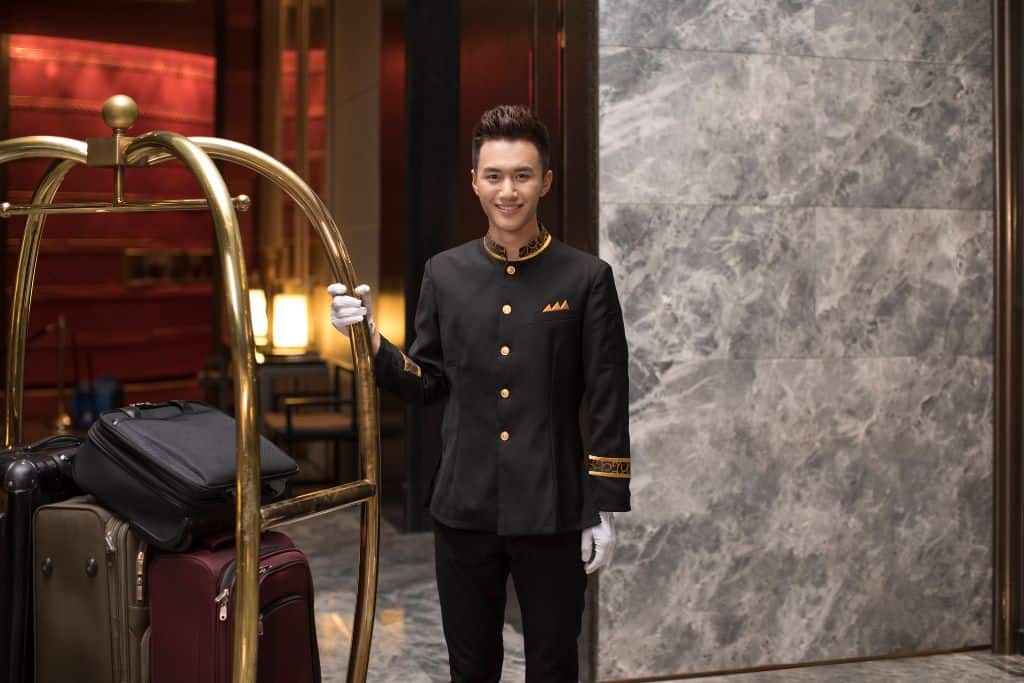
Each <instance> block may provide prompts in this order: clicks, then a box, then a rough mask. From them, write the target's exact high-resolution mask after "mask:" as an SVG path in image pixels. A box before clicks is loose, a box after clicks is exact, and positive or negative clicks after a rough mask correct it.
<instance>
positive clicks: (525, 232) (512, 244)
mask: <svg viewBox="0 0 1024 683" xmlns="http://www.w3.org/2000/svg"><path fill="white" fill-rule="evenodd" d="M539 234H540V224H539V223H538V222H537V217H536V216H534V217H533V218H532V219H531V220H530V222H528V223H527V224H526V225H524V226H523V227H522V228H520V229H519V230H516V231H514V232H513V231H509V230H499V229H498V228H496V227H494V226H493V225H491V226H490V227H488V229H487V236H488V237H490V238H491V240H493V241H494V242H496V243H497V244H500V245H501V246H503V247H505V254H506V256H507V258H508V259H509V260H510V261H515V260H517V259H518V258H519V248H520V247H525V246H526V245H527V243H529V241H530V240H532V239H533V238H534V237H536V236H537V235H539Z"/></svg>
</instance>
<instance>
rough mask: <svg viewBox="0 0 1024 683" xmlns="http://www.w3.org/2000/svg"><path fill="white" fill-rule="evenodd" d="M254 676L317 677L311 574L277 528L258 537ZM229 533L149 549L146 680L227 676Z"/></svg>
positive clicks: (203, 680) (160, 682) (199, 682)
mask: <svg viewBox="0 0 1024 683" xmlns="http://www.w3.org/2000/svg"><path fill="white" fill-rule="evenodd" d="M259 565H260V569H259V573H260V617H259V627H258V629H259V630H258V632H259V634H260V636H259V655H258V664H257V667H258V675H257V680H258V681H259V683H320V657H319V652H318V650H317V644H316V623H315V617H314V611H313V578H312V576H311V575H310V572H309V563H308V562H307V560H306V556H305V555H303V553H302V551H301V550H299V549H298V548H296V547H295V545H294V544H293V543H292V541H291V539H290V538H288V537H287V536H285V535H284V534H282V533H277V532H273V531H270V532H267V533H265V534H264V535H263V539H262V541H261V543H260V563H259ZM235 570H236V565H235V547H234V536H230V537H228V536H221V537H219V538H218V539H214V540H212V541H208V542H207V544H206V546H204V547H200V548H199V549H196V550H193V551H191V552H187V553H177V554H160V555H156V556H155V557H154V558H153V560H152V564H151V568H150V574H149V581H150V584H149V607H150V628H151V631H150V671H151V672H152V683H182V682H183V681H188V682H189V683H231V655H232V651H231V650H232V648H231V644H232V638H233V637H234V636H233V634H234V621H235V620H234V612H235V600H236V597H235V592H234V587H235Z"/></svg>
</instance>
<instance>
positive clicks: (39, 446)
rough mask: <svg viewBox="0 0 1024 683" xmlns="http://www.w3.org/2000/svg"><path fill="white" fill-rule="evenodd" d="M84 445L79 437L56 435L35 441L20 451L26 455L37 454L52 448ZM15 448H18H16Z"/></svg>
mask: <svg viewBox="0 0 1024 683" xmlns="http://www.w3.org/2000/svg"><path fill="white" fill-rule="evenodd" d="M81 445H82V440H81V439H79V438H78V437H77V436H73V435H71V434H54V435H53V436H47V437H44V438H42V439H39V440H38V441H33V442H32V443H30V444H28V445H27V446H22V447H21V448H20V450H22V451H24V452H26V453H35V452H37V451H45V450H49V449H51V448H74V447H78V446H81ZM14 448H18V447H17V446H15V447H14Z"/></svg>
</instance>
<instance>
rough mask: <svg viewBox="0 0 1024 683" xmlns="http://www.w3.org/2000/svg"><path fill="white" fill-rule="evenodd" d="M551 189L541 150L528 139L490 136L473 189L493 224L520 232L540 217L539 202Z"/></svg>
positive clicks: (478, 162) (483, 148)
mask: <svg viewBox="0 0 1024 683" xmlns="http://www.w3.org/2000/svg"><path fill="white" fill-rule="evenodd" d="M550 189H551V170H550V169H549V170H548V171H547V172H544V170H543V166H542V165H541V160H540V152H538V151H537V147H536V146H535V145H534V144H533V143H532V142H529V141H527V140H487V141H486V142H484V144H483V145H481V147H480V154H479V156H478V158H477V165H476V168H475V169H474V170H473V191H474V192H476V195H477V196H478V197H480V206H482V207H483V209H484V213H485V214H487V220H488V221H489V222H490V226H491V227H493V228H497V229H498V230H501V231H506V232H512V233H514V232H517V231H519V230H521V229H523V228H524V227H525V226H527V225H528V224H530V223H531V222H532V221H533V220H534V219H535V218H536V217H537V202H539V201H540V198H541V197H543V196H544V195H546V194H547V193H548V190H550Z"/></svg>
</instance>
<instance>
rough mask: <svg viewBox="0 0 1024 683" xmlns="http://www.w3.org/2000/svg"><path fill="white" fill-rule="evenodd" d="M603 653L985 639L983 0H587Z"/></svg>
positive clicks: (988, 393)
mask: <svg viewBox="0 0 1024 683" xmlns="http://www.w3.org/2000/svg"><path fill="white" fill-rule="evenodd" d="M599 33H600V167H601V174H600V199H601V227H600V234H601V243H600V249H601V256H602V257H603V258H604V259H606V260H607V261H609V262H610V263H611V264H612V265H613V267H614V268H615V273H616V278H617V283H618V286H619V288H620V296H621V298H622V302H623V310H624V314H625V318H626V325H627V336H628V338H629V342H630V351H631V357H632V360H631V365H630V376H631V382H632V397H631V413H632V435H633V436H632V438H633V456H634V478H633V485H632V486H633V503H634V511H633V512H632V513H629V514H624V515H621V516H620V518H619V530H620V533H619V547H618V549H617V552H616V559H615V563H614V566H613V567H612V568H610V569H609V570H608V571H606V572H605V573H604V574H603V576H602V578H601V593H600V601H601V608H600V610H601V611H600V629H599V640H600V646H599V659H598V676H599V678H626V677H639V676H650V675H658V674H671V673H681V672H695V671H702V670H712V669H729V668H739V667H750V666H757V665H763V664H770V663H789V662H799V661H812V660H821V659H832V658H843V657H856V656H867V655H880V654H886V653H893V652H910V651H922V650H929V649H936V648H954V647H959V646H965V645H972V644H980V643H986V642H988V641H989V637H990V636H989V628H990V626H989V625H990V608H991V578H990V577H991V572H990V562H991V475H992V446H991V439H992V405H991V401H992V352H993V339H992V269H993V263H992V172H993V166H992V163H993V162H992V140H991V135H992V131H991V98H992V76H991V66H990V59H991V35H990V33H991V30H990V9H989V2H987V0H857V1H856V2H850V1H849V0H803V1H801V0H601V3H600V32H599Z"/></svg>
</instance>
